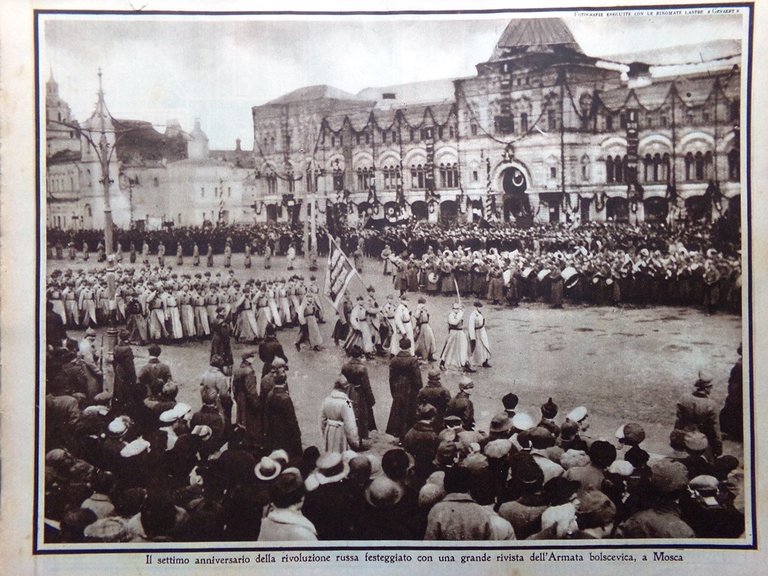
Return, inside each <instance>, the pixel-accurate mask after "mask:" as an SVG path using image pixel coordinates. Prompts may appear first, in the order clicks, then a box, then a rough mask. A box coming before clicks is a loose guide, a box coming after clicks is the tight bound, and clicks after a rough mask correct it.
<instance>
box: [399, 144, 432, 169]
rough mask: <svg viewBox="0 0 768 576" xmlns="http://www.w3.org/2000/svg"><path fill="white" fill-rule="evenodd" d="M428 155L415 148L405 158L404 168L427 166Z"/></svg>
mask: <svg viewBox="0 0 768 576" xmlns="http://www.w3.org/2000/svg"><path fill="white" fill-rule="evenodd" d="M426 163H427V153H426V152H425V151H424V150H422V149H421V148H414V149H413V150H410V151H408V152H407V153H406V155H405V157H404V158H403V168H407V167H410V166H411V165H412V164H426Z"/></svg>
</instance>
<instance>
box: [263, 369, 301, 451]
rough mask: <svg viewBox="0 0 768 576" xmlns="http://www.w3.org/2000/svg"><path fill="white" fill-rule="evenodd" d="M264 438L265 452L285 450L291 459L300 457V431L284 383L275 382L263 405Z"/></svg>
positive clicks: (283, 381)
mask: <svg viewBox="0 0 768 576" xmlns="http://www.w3.org/2000/svg"><path fill="white" fill-rule="evenodd" d="M264 436H265V444H266V446H265V447H266V449H267V450H278V449H281V448H282V449H283V450H285V451H286V452H287V453H288V455H289V456H290V457H291V458H298V457H299V456H301V453H302V447H301V429H300V428H299V421H298V419H297V418H296V410H295V408H294V406H293V400H292V399H291V397H290V395H289V394H288V388H287V387H286V381H285V380H284V379H283V380H282V382H279V381H278V382H276V383H275V385H274V387H273V388H272V390H271V391H270V393H269V395H268V396H267V400H266V402H265V403H264Z"/></svg>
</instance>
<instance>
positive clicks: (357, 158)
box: [352, 150, 373, 170]
mask: <svg viewBox="0 0 768 576" xmlns="http://www.w3.org/2000/svg"><path fill="white" fill-rule="evenodd" d="M371 166H373V154H371V153H370V152H367V151H361V150H359V151H357V152H355V153H354V154H352V169H353V170H357V169H358V168H370V167H371Z"/></svg>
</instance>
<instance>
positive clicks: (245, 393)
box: [232, 352, 262, 444]
mask: <svg viewBox="0 0 768 576" xmlns="http://www.w3.org/2000/svg"><path fill="white" fill-rule="evenodd" d="M232 394H233V396H234V399H235V403H236V404H237V423H238V424H240V425H241V426H243V427H244V428H245V430H246V433H247V435H248V436H249V437H250V438H251V439H252V440H253V441H254V442H256V443H257V444H260V443H261V439H262V438H261V435H262V429H261V423H262V414H261V399H260V398H259V383H258V380H257V379H256V374H255V373H254V371H253V352H246V353H245V354H243V357H242V361H241V362H240V366H238V367H237V368H235V372H234V374H233V375H232Z"/></svg>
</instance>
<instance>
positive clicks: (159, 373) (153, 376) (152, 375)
mask: <svg viewBox="0 0 768 576" xmlns="http://www.w3.org/2000/svg"><path fill="white" fill-rule="evenodd" d="M162 351H163V350H162V348H160V346H158V345H157V344H150V346H149V347H148V348H147V352H148V353H149V360H147V363H146V364H145V365H144V366H142V368H141V370H139V383H140V384H141V385H142V386H143V387H144V388H145V389H146V390H149V389H150V388H151V384H152V383H153V382H155V381H160V382H162V383H166V382H170V381H171V380H172V379H173V376H172V374H171V368H170V367H169V366H168V365H167V364H164V363H163V362H161V361H160V354H161V353H162Z"/></svg>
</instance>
